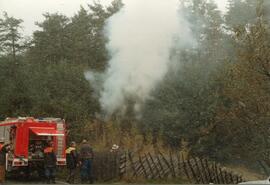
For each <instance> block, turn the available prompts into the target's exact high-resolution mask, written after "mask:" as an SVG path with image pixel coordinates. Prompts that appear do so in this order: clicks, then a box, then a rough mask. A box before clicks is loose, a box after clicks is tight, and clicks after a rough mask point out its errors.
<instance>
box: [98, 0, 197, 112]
mask: <svg viewBox="0 0 270 185" xmlns="http://www.w3.org/2000/svg"><path fill="white" fill-rule="evenodd" d="M124 4H125V6H124V7H123V8H122V9H121V10H120V12H118V13H117V14H115V15H114V16H112V17H111V18H110V19H109V20H108V22H107V25H106V28H105V34H107V36H108V38H109V43H108V44H107V49H108V51H109V52H110V55H111V60H110V61H109V67H108V69H107V71H106V73H105V74H104V81H103V85H102V90H101V94H100V104H101V107H102V109H103V110H104V111H105V113H106V114H107V115H111V114H113V113H115V112H118V111H122V112H125V109H126V107H127V106H126V103H127V101H128V100H130V99H132V100H133V101H134V105H133V109H134V110H135V111H139V110H140V106H141V104H142V103H143V102H144V101H145V100H146V99H147V98H150V93H151V92H152V91H153V90H154V89H155V87H156V85H157V84H158V83H159V82H160V81H161V80H162V79H163V77H164V76H165V74H166V73H167V72H168V68H169V66H170V64H171V63H172V62H173V61H171V60H170V50H171V49H172V47H175V46H176V45H177V47H186V46H187V45H191V44H192V43H193V37H192V35H191V31H190V27H189V24H188V22H187V21H186V20H185V19H184V16H183V15H182V11H181V6H180V3H179V1H178V0H126V1H124Z"/></svg>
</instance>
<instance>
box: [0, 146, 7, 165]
mask: <svg viewBox="0 0 270 185" xmlns="http://www.w3.org/2000/svg"><path fill="white" fill-rule="evenodd" d="M7 147H8V145H2V144H1V145H0V165H5V163H6V153H7V152H8V149H7Z"/></svg>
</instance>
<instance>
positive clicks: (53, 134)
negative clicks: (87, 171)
mask: <svg viewBox="0 0 270 185" xmlns="http://www.w3.org/2000/svg"><path fill="white" fill-rule="evenodd" d="M0 137H2V138H4V139H5V143H9V144H10V146H11V151H10V152H9V153H8V154H7V163H6V164H7V165H6V170H7V171H8V172H12V171H17V170H19V171H27V172H28V173H30V172H31V171H34V170H37V171H38V170H40V169H43V156H44V154H43V150H44V148H45V147H46V145H47V144H48V142H50V141H53V143H54V151H55V152H56V156H57V165H59V166H61V165H65V164H66V156H65V147H66V126H65V121H64V120H63V119H60V118H38V119H35V118H32V117H19V118H7V119H6V120H5V121H2V122H0Z"/></svg>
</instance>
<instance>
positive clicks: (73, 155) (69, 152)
mask: <svg viewBox="0 0 270 185" xmlns="http://www.w3.org/2000/svg"><path fill="white" fill-rule="evenodd" d="M66 160H67V168H68V170H69V174H68V177H67V182H68V183H71V184H74V180H75V172H76V167H77V164H78V153H77V150H76V143H75V141H72V142H71V143H70V147H68V149H66Z"/></svg>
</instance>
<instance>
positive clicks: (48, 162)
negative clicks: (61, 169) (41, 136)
mask: <svg viewBox="0 0 270 185" xmlns="http://www.w3.org/2000/svg"><path fill="white" fill-rule="evenodd" d="M56 162H57V159H56V155H55V153H54V151H53V148H52V147H46V148H45V149H44V167H45V168H46V167H54V168H55V167H56Z"/></svg>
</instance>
